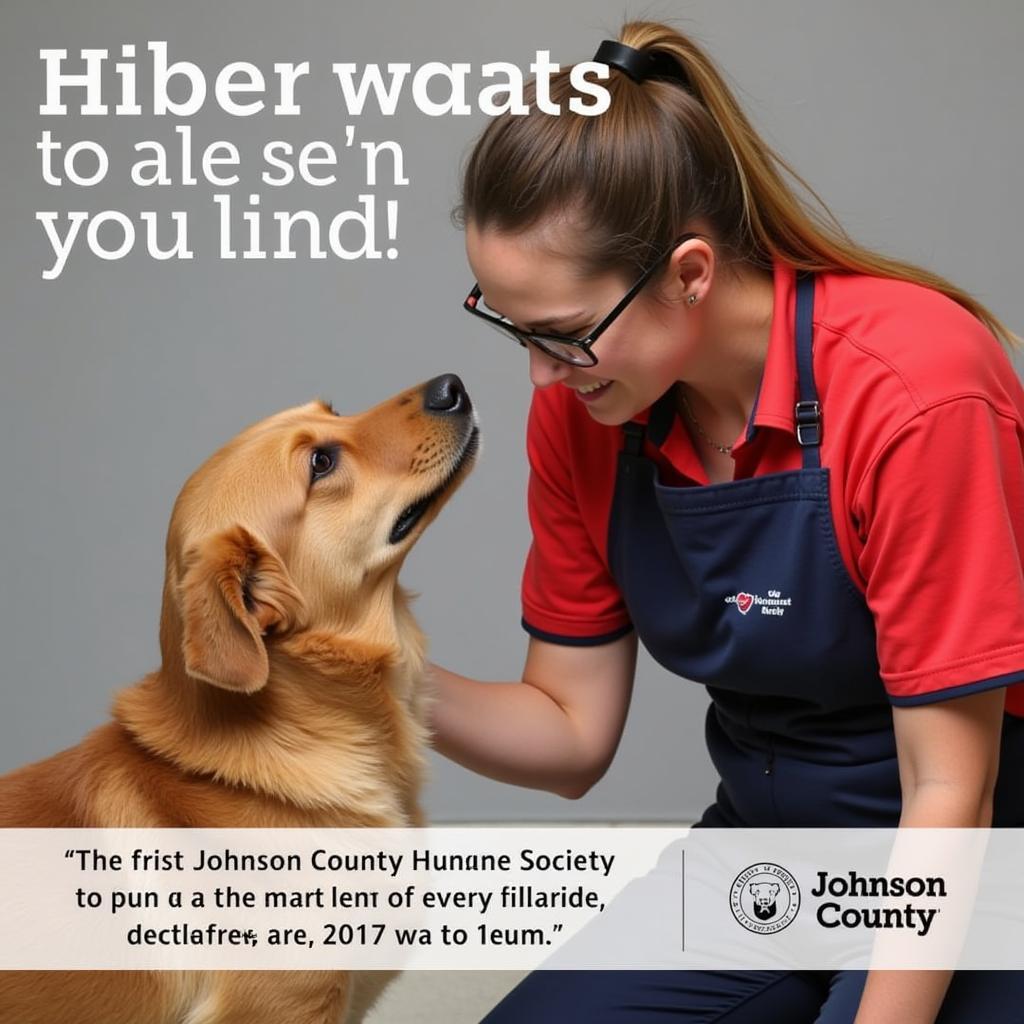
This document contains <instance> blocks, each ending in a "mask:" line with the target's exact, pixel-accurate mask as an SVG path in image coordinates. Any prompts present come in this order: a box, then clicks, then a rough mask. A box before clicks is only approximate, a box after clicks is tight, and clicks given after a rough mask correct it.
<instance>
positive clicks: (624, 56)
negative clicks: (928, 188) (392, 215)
mask: <svg viewBox="0 0 1024 1024" xmlns="http://www.w3.org/2000/svg"><path fill="white" fill-rule="evenodd" d="M595 59H596V60H599V61H602V62H605V63H608V64H609V65H611V67H612V69H613V70H612V71H611V76H610V78H609V79H608V80H607V81H606V82H605V83H604V84H605V85H606V87H607V88H608V90H609V92H610V94H611V104H610V108H609V109H608V111H607V112H606V113H604V114H602V115H601V116H598V117H587V116H584V115H580V114H572V113H567V112H566V111H567V110H568V99H569V98H570V94H571V93H570V89H571V87H570V84H569V72H568V71H563V72H562V73H561V74H560V75H559V76H558V77H556V78H555V79H554V80H553V82H552V84H551V99H552V101H553V102H555V103H558V104H559V105H560V107H561V109H562V111H563V113H562V114H561V115H560V116H558V117H552V116H547V115H544V114H542V113H538V112H537V111H536V110H534V109H533V108H532V104H531V112H530V114H529V115H527V116H518V117H516V116H508V115H506V116H502V117H498V118H496V119H495V120H494V121H492V122H491V123H490V124H489V126H488V127H487V129H486V130H485V131H484V133H483V135H482V136H481V138H480V139H479V141H478V142H477V144H476V146H475V148H474V151H473V153H472V155H471V158H470V160H469V163H468V166H467V168H466V172H465V178H464V186H463V202H462V206H461V215H462V218H463V221H464V224H465V227H466V243H467V252H468V256H469V262H470V264H471V265H472V268H473V271H474V272H475V274H476V277H477V280H478V284H477V285H476V286H475V287H474V289H473V290H472V292H471V293H470V296H469V298H468V299H467V300H466V307H467V309H468V310H469V311H470V312H472V313H474V314H475V315H477V316H480V317H484V318H486V319H488V320H489V321H490V322H491V323H493V324H494V325H495V326H497V327H499V328H500V329H502V330H504V331H505V332H506V333H507V334H510V335H512V337H513V338H515V339H516V340H518V341H519V342H520V344H522V345H524V346H525V347H526V349H527V354H528V357H529V362H530V377H531V380H532V382H533V384H534V386H535V389H536V390H535V392H534V398H533V403H532V406H531V411H530V417H529V427H528V450H529V456H530V464H531V477H530V486H529V508H530V516H531V524H532V527H533V532H534V541H533V545H532V547H531V550H530V554H529V557H528V562H527V566H526V571H525V574H524V580H523V625H524V627H525V628H526V630H527V632H528V633H529V634H530V640H529V650H528V655H527V659H526V665H525V668H524V670H523V678H522V681H521V682H517V683H504V684H490V685H488V684H482V683H480V682H477V681H475V680H469V679H465V678H463V677H460V676H457V675H455V674H453V673H451V672H447V671H445V670H444V669H441V668H436V672H435V678H436V685H437V689H438V697H439V699H438V702H437V704H436V708H435V712H434V715H435V719H434V725H435V728H436V734H437V746H438V748H439V749H440V750H441V751H442V752H444V753H445V754H447V755H448V756H450V757H452V758H453V759H455V760H457V761H459V762H460V763H461V764H463V765H466V766H468V767H470V768H472V769H474V770H476V771H478V772H481V773H483V774H485V775H488V776H490V777H492V778H496V779H501V780H503V781H506V782H512V783H516V784H518V785H525V786H533V787H537V788H542V789H547V790H552V791H554V792H557V793H561V794H563V795H565V796H567V797H578V796H580V795H581V794H583V793H584V792H586V790H587V789H588V788H589V787H590V786H592V785H593V784H594V782H595V781H597V779H599V778H600V777H601V775H602V774H603V772H604V771H605V769H606V768H607V766H608V764H609V762H610V761H611V759H612V756H613V755H614V752H615V748H616V745H617V743H618V740H619V736H620V734H621V731H622V727H623V722H624V719H625V715H626V710H627V707H628V703H629V697H630V690H631V686H632V681H633V673H634V666H635V659H636V650H637V647H636V645H637V636H638V635H639V637H640V639H642V640H643V642H644V644H645V645H646V646H647V648H648V649H649V650H650V652H651V653H652V654H653V656H654V657H655V658H657V660H658V661H659V662H660V663H661V664H662V665H664V666H666V667H667V668H669V669H670V670H672V671H673V672H676V673H678V674H679V675H680V676H683V677H685V678H687V679H691V680H696V681H698V682H701V683H703V684H705V685H706V686H707V689H708V692H709V694H710V696H711V704H710V707H709V710H708V717H707V725H706V730H707V740H708V745H709V750H710V753H711V757H712V759H713V762H714V764H715V766H716V768H717V769H718V771H719V774H720V776H721V784H720V786H719V787H718V791H717V795H716V800H715V802H714V804H712V805H711V806H710V807H709V808H708V809H707V811H706V812H705V813H704V815H703V817H702V819H701V821H700V822H699V823H698V824H699V825H700V826H705V827H707V826H711V827H735V826H746V827H772V826H774V827H780V826H781V827H785V826H845V827H894V826H897V825H899V826H902V827H988V826H989V825H992V824H995V825H1002V826H1007V825H1015V826H1019V825H1022V824H1024V787H1022V786H1021V785H1020V783H1019V780H1020V778H1021V777H1022V776H1021V768H1022V767H1024V686H1022V685H1017V684H1021V683H1022V682H1024V573H1022V568H1021V551H1022V549H1024V454H1022V448H1021V445H1022V438H1024V391H1022V389H1021V386H1020V382H1019V381H1018V379H1017V377H1016V375H1015V373H1014V371H1013V368H1012V365H1011V363H1010V361H1009V359H1008V358H1007V356H1006V354H1005V352H1004V351H1003V349H1002V348H1001V347H1000V344H999V341H997V338H996V337H995V336H994V335H996V336H999V337H1000V338H1001V339H1002V340H1003V341H1004V342H1006V343H1007V344H1013V343H1014V342H1015V340H1016V339H1015V338H1014V336H1013V335H1011V334H1010V332H1009V331H1008V330H1007V329H1006V328H1005V327H1004V326H1003V325H1002V324H1001V323H1000V322H999V321H998V320H997V319H996V318H995V317H994V316H992V314H991V313H989V312H988V311H987V310H985V309H984V308H983V307H982V306H981V305H980V304H978V303H977V302H975V301H974V300H973V299H972V298H970V297H969V296H968V295H966V294H965V293H964V292H962V291H960V290H959V289H957V288H956V287H954V286H953V285H951V284H950V283H949V282H947V281H945V280H943V279H942V278H940V277H937V276H936V275H934V274H930V273H928V272H926V271H924V270H921V269H919V268H916V267H912V266H910V265H907V264H904V263H901V262H898V261H896V260H891V259H887V258H885V257H882V256H879V255H877V254H875V253H872V252H869V251H867V250H865V249H863V248H861V247H859V246H857V245H855V244H854V243H853V242H852V241H850V239H849V238H848V237H847V236H846V235H845V234H843V233H842V231H841V230H839V229H837V228H835V227H832V226H830V225H829V224H828V223H827V222H826V221H824V220H823V219H820V218H818V217H816V216H814V215H813V214H812V213H811V212H810V211H809V210H808V209H806V208H805V207H804V206H803V205H801V203H800V202H799V201H798V200H797V199H796V198H795V197H794V195H793V193H792V192H791V191H790V189H789V187H788V186H787V185H786V184H785V182H784V180H783V178H782V175H781V173H780V168H785V169H786V170H787V171H788V172H789V173H790V174H792V175H793V177H794V178H796V177H797V176H796V175H795V174H794V173H793V172H792V171H791V170H790V169H789V168H788V166H787V165H786V164H785V163H784V162H783V161H782V160H781V159H780V158H779V157H778V156H777V155H776V154H775V153H773V152H772V150H771V149H769V147H768V146H766V145H765V143H764V142H763V141H762V140H761V139H760V138H759V137H758V136H757V134H756V133H755V132H754V130H753V129H752V127H751V126H750V124H749V123H748V121H747V120H746V118H745V117H744V115H743V113H742V112H741V110H740V109H739V107H738V105H737V103H736V101H735V100H734V98H733V97H732V96H731V94H730V92H729V90H728V89H727V87H726V86H725V84H724V82H723V79H722V77H721V76H720V74H719V73H718V72H717V71H716V69H715V67H714V66H713V64H712V63H711V62H710V60H709V59H708V58H707V56H706V55H705V54H704V53H703V52H702V51H701V50H700V49H699V48H698V47H697V46H696V45H695V44H694V43H693V42H692V41H691V40H689V39H688V38H686V37H684V36H681V35H679V34H677V33H676V32H675V31H674V30H672V29H670V28H667V27H665V26H663V25H657V24H652V23H643V22H636V23H631V24H627V25H626V26H625V27H624V28H623V30H622V33H621V41H620V42H619V43H613V42H607V41H606V42H605V43H603V44H602V46H601V48H600V49H599V51H598V53H597V54H596V55H595ZM797 180H800V179H799V178H797ZM994 595H995V600H993V596H994ZM865 981H866V982H867V983H866V984H865ZM1022 996H1024V983H1022V979H1021V976H1020V975H1019V974H1017V973H1014V972H1003V973H1000V972H991V974H990V975H986V974H984V973H977V972H975V973H969V972H963V973H961V974H958V975H956V976H955V977H953V978H952V979H951V974H950V972H941V971H932V972H890V973H883V972H875V973H873V974H871V976H870V977H867V978H866V976H865V973H864V972H831V973H821V972H752V971H748V972H673V973H664V972H609V973H607V974H600V975H599V974H587V975H583V976H580V975H577V974H572V973H564V972H562V973H559V972H549V973H543V972H538V973H537V974H534V975H531V976H530V977H529V978H527V979H526V981H525V982H524V983H523V984H522V985H521V986H520V987H519V988H517V989H516V990H515V991H514V992H513V993H511V995H510V996H509V997H508V998H507V999H506V1000H505V1001H504V1002H503V1003H502V1004H501V1006H499V1007H498V1008H497V1009H496V1010H495V1011H493V1013H492V1014H491V1015H490V1016H489V1017H488V1018H487V1020H488V1021H493V1022H498V1021H517V1022H518V1021H525V1020H529V1021H531V1022H540V1021H548V1020H551V1021H554V1020H558V1021H564V1020H567V1019H569V1020H587V1021H605V1020H607V1021H645V1020H648V1019H651V1020H653V1019H655V1018H658V1019H660V1018H661V1017H662V1016H665V1015H666V1014H672V1015H674V1016H675V1017H676V1018H678V1019H681V1020H690V1021H719V1020H721V1021H725V1020H728V1021H729V1022H730V1024H742V1022H747V1021H749V1022H757V1024H772V1022H775V1021H778V1022H780V1024H782V1022H785V1024H799V1022H802V1021H807V1022H810V1021H812V1020H819V1021H827V1022H829V1024H838V1022H847V1024H848V1022H850V1021H852V1020H853V1019H854V1017H855V1016H856V1021H857V1024H878V1022H883V1021H899V1022H900V1024H908V1022H910V1021H915V1022H916V1021H921V1022H931V1021H934V1020H939V1021H941V1022H943V1024H952V1022H961V1021H968V1020H970V1021H975V1020H979V1019H987V1020H988V1021H990V1022H994V1021H1004V1020H1005V1021H1008V1020H1010V1019H1011V1016H1010V1015H1016V1016H1013V1017H1012V1019H1019V1014H1020V1006H1021V1005H1024V999H1022Z"/></svg>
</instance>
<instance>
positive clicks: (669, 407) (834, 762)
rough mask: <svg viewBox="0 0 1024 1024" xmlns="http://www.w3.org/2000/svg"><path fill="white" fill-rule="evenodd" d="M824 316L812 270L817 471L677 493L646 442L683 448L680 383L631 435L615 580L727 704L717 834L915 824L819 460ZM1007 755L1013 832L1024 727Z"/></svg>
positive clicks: (804, 294)
mask: <svg viewBox="0 0 1024 1024" xmlns="http://www.w3.org/2000/svg"><path fill="white" fill-rule="evenodd" d="M813 306H814V276H813V275H812V274H807V273H800V274H798V275H797V295H796V346H795V348H796V360H797V374H798V380H799V402H798V403H797V405H796V408H795V411H794V416H795V421H796V435H797V437H796V440H797V443H798V444H799V445H800V449H801V452H802V454H803V467H802V468H801V469H798V470H792V471H787V472H781V473H771V474H768V475H765V476H758V477H752V478H750V479H744V480H737V481H730V482H727V483H718V484H709V485H706V486H695V485H690V486H682V487H672V486H666V485H665V484H663V483H661V482H660V480H659V479H658V470H657V466H656V465H655V463H654V462H653V461H652V460H650V459H649V458H647V457H646V456H645V455H644V454H643V444H644V439H645V436H646V437H647V438H648V439H649V440H650V441H651V443H652V444H653V445H654V446H655V447H658V448H660V446H661V445H662V443H663V442H664V440H665V438H666V437H667V436H668V433H669V430H670V428H671V426H672V423H673V419H674V417H675V416H676V415H677V409H676V400H675V394H674V390H675V389H674V388H670V389H669V390H668V391H667V392H666V393H665V394H664V395H663V396H662V397H661V398H660V399H659V400H658V401H657V402H656V403H655V404H654V406H653V407H652V409H651V414H650V417H649V421H648V425H647V427H646V428H645V427H644V426H643V425H641V424H638V423H632V422H631V423H626V424H624V425H623V430H624V432H625V439H624V448H623V450H622V451H621V452H620V453H619V461H618V469H617V476H616V483H615V495H614V499H613V504H612V512H611V517H610V523H609V537H608V552H609V560H610V564H611V570H612V574H613V576H614V577H615V580H616V582H617V584H618V586H619V588H620V590H621V592H622V594H623V597H624V600H625V603H626V606H627V608H628V610H629V614H630V616H631V618H632V620H633V624H634V626H635V627H636V630H637V633H638V635H639V637H640V639H641V640H642V641H643V643H644V646H645V647H646V648H647V649H648V651H650V653H651V655H652V656H653V657H654V658H655V659H656V660H657V661H658V662H659V663H660V664H661V665H663V666H664V667H665V668H667V669H669V671H671V672H674V673H676V674H677V675H680V676H683V677H685V678H687V679H691V680H694V681H696V682H699V683H703V684H704V685H705V686H706V687H707V689H708V692H709V693H710V695H711V699H712V700H711V706H710V707H709V709H708V715H707V720H706V736H707V742H708V748H709V752H710V754H711V757H712V760H713V762H714V764H715V766H716V768H717V769H718V772H719V775H720V776H721V780H722V781H721V785H720V786H719V790H718V794H717V801H716V804H715V805H714V806H713V807H711V808H709V809H708V812H707V814H706V815H705V820H703V821H702V824H704V825H712V826H727V825H728V826H746V827H770V826H779V827H782V826H794V827H797V826H803V827H825V826H842V827H851V828H852V827H871V826H876V827H895V826H896V824H897V823H898V819H899V813H900V804H901V799H900V783H899V772H898V768H897V762H896V745H895V736H894V733H893V726H892V712H891V708H890V705H889V702H888V700H887V697H886V692H885V688H884V686H883V684H882V680H881V678H880V675H879V666H878V658H877V653H876V634H875V626H874V621H873V619H872V616H871V613H870V611H869V610H868V607H867V605H866V603H865V600H864V597H863V594H862V593H861V591H860V590H858V588H857V587H856V585H855V584H854V582H853V580H852V579H851V578H850V576H849V574H848V572H847V570H846V567H845V565H844V563H843V560H842V558H841V556H840V553H839V547H838V544H837V542H836V534H835V529H834V526H833V522H832V511H831V505H830V502H829V470H828V468H823V467H822V466H821V461H820V455H819V446H820V444H821V436H822V419H821V410H820V406H819V403H818V396H817V390H816V387H815V383H814V371H813V363H812V340H813V332H812V314H813ZM1002 752H1003V762H1004V763H1003V766H1002V767H1001V770H1000V786H999V788H997V793H996V813H997V819H999V818H1002V819H1007V820H1002V821H998V820H997V824H1003V825H1008V824H1011V823H1016V822H1022V821H1024V814H1022V813H1021V809H1020V804H1021V803H1022V801H1021V795H1020V794H1021V792H1024V785H1022V784H1021V783H1020V782H1019V781H1018V780H1022V779H1024V774H1021V769H1022V767H1024V720H1021V719H1016V718H1013V717H1012V716H1009V715H1006V716H1004V735H1003V751H1002ZM1008 762H1009V763H1008ZM1011 773H1012V774H1013V775H1015V776H1016V778H1012V776H1011ZM1008 776H1011V777H1010V778H1008ZM1003 782H1012V785H1005V786H1004V785H1002V783H1003ZM1011 798H1012V799H1011ZM1011 803H1012V805H1013V807H1012V809H1011V806H1010V805H1011ZM1010 819H1012V820H1010Z"/></svg>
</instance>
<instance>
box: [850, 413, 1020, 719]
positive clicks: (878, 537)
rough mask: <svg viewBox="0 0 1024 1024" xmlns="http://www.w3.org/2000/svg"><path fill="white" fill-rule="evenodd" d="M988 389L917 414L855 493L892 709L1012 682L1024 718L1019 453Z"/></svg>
mask: <svg viewBox="0 0 1024 1024" xmlns="http://www.w3.org/2000/svg"><path fill="white" fill-rule="evenodd" d="M1022 434H1024V432H1022V429H1021V425H1020V421H1019V419H1018V418H1017V417H1016V416H1014V415H1012V414H1010V413H1007V412H1001V411H999V410H998V409H997V408H995V407H994V406H993V405H992V404H991V403H990V402H989V401H988V400H987V399H986V398H984V397H975V396H969V397H957V398H955V399H950V400H947V401H945V402H942V403H939V404H936V405H935V406H933V407H930V408H928V409H926V410H925V411H923V412H921V413H919V414H917V415H916V416H915V417H914V419H913V420H911V421H910V422H909V423H907V424H906V425H904V426H903V427H902V428H901V429H900V430H898V431H897V432H896V434H895V435H894V436H893V437H892V438H891V439H889V440H888V441H887V442H885V443H884V445H883V446H882V448H881V450H880V452H879V454H878V455H877V457H876V458H875V459H874V461H873V463H872V465H871V466H870V468H869V469H868V471H867V473H866V475H865V478H864V479H863V481H862V482H861V484H860V486H859V487H858V489H857V492H856V495H855V498H854V507H853V512H854V517H855V519H856V520H857V521H858V524H859V533H860V535H861V540H862V543H863V548H862V551H861V554H860V556H859V569H860V571H861V573H862V576H863V578H864V579H865V581H866V591H865V593H866V599H867V603H868V607H869V608H870V610H871V613H872V615H873V617H874V620H875V625H876V631H877V636H878V658H879V663H880V667H881V675H882V680H883V682H884V684H885V687H886V690H887V692H888V694H889V698H890V700H891V702H892V703H893V704H895V705H912V704H924V703H931V702H934V701H940V700H945V699H948V698H951V697H956V696H961V695H964V694H968V693H972V692H976V691H981V690H987V689H993V688H996V687H1003V686H1010V687H1011V689H1010V691H1009V695H1008V701H1007V707H1008V709H1012V710H1014V711H1015V713H1017V714H1024V686H1013V685H1012V684H1015V683H1021V682H1024V570H1022V552H1024V451H1022Z"/></svg>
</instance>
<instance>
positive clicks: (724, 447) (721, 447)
mask: <svg viewBox="0 0 1024 1024" xmlns="http://www.w3.org/2000/svg"><path fill="white" fill-rule="evenodd" d="M679 397H680V398H681V399H682V400H683V408H684V409H685V410H686V415H687V416H688V417H689V419H690V422H691V423H692V424H693V425H694V426H695V427H696V428H697V433H698V434H700V436H701V437H702V438H704V440H705V441H707V443H708V444H709V445H711V447H712V448H715V449H717V450H718V451H720V452H721V453H722V454H723V455H731V454H732V445H731V444H719V443H718V442H717V441H716V440H715V439H714V438H713V437H711V435H710V434H708V432H707V431H706V430H705V429H704V428H703V427H702V426H701V425H700V423H699V422H698V420H697V417H696V416H694V414H693V409H691V408H690V402H689V400H688V399H687V397H686V392H685V391H683V390H682V389H681V388H680V390H679Z"/></svg>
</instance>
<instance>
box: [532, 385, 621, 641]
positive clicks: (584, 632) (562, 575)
mask: <svg viewBox="0 0 1024 1024" xmlns="http://www.w3.org/2000/svg"><path fill="white" fill-rule="evenodd" d="M555 391H556V389H554V388H549V389H543V390H540V389H538V390H536V391H534V396H533V401H532V402H531V405H530V415H529V420H528V425H527V439H526V440H527V454H528V456H529V460H530V479H529V488H528V492H527V506H528V512H529V517H530V526H531V529H532V531H533V540H532V543H531V545H530V550H529V553H528V555H527V558H526V566H525V569H524V571H523V584H522V600H523V627H524V629H526V631H527V632H528V633H530V634H531V635H532V636H536V637H537V638H538V639H541V640H547V641H549V642H552V643H560V644H568V645H578V646H588V645H596V644H602V643H609V642H610V641H612V640H615V639H617V638H618V637H620V636H623V635H625V634H626V633H628V632H629V630H630V629H631V628H632V624H631V622H630V619H629V614H628V612H627V611H626V607H625V604H624V602H623V600H622V596H621V594H620V592H619V589H618V587H617V585H616V583H615V581H614V579H613V578H612V576H611V573H610V571H609V569H608V566H607V563H606V560H605V558H606V554H605V537H606V534H607V524H608V511H609V508H610V505H611V498H612V488H613V486H614V464H615V450H614V449H613V448H611V447H609V444H608V441H609V440H610V438H608V437H607V436H605V435H600V436H599V438H598V439H597V440H598V441H600V440H602V439H603V441H604V443H593V444H589V445H578V444H577V445H576V446H575V448H574V445H573V443H572V440H571V437H572V430H571V425H570V423H569V422H568V413H567V410H566V408H565V404H564V402H560V401H559V396H558V395H557V394H556V393H555ZM581 481H585V484H583V485H581Z"/></svg>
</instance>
